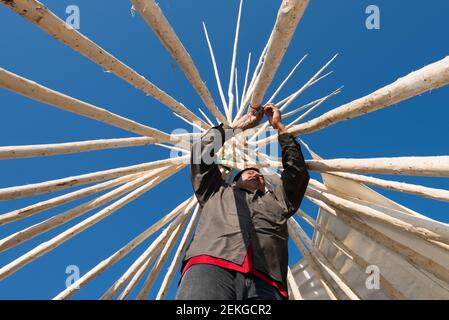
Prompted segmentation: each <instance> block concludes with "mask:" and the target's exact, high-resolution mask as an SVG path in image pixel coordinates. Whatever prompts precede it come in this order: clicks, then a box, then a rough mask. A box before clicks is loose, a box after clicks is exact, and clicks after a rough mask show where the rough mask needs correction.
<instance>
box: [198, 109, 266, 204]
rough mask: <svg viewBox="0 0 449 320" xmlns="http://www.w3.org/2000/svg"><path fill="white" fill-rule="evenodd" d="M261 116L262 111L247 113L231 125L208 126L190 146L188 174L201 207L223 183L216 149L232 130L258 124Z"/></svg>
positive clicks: (244, 128) (228, 136)
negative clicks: (198, 139)
mask: <svg viewBox="0 0 449 320" xmlns="http://www.w3.org/2000/svg"><path fill="white" fill-rule="evenodd" d="M262 117H263V111H260V112H259V113H257V114H252V113H248V114H247V115H245V116H243V117H242V118H240V119H239V120H238V121H237V122H236V123H235V124H234V125H233V126H232V127H230V126H227V125H223V124H220V125H218V126H216V127H213V128H210V129H209V130H208V131H207V132H206V133H205V134H204V135H203V136H202V137H201V139H200V141H198V142H196V143H195V144H194V145H193V146H192V150H191V156H190V175H191V178H192V186H193V190H194V192H195V195H196V197H197V199H198V202H199V204H200V205H201V207H202V206H204V203H206V201H207V200H208V199H209V198H210V197H211V196H212V195H213V194H214V193H215V192H217V191H218V189H219V188H220V186H222V185H223V184H224V183H225V182H224V180H223V178H222V175H221V172H220V169H219V168H218V165H217V161H216V160H217V156H216V153H217V152H218V150H220V148H221V147H222V146H223V144H224V143H225V141H226V140H228V139H230V138H232V137H233V136H234V134H235V132H234V130H237V129H239V130H246V129H249V128H253V127H255V126H257V125H258V124H259V122H260V120H261V119H262Z"/></svg>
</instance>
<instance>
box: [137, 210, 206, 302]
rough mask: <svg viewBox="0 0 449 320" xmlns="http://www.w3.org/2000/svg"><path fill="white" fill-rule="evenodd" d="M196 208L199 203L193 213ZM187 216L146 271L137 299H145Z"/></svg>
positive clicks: (195, 211) (196, 211)
mask: <svg viewBox="0 0 449 320" xmlns="http://www.w3.org/2000/svg"><path fill="white" fill-rule="evenodd" d="M198 210H199V205H198V204H197V205H196V207H195V210H194V214H195V215H196V214H197V213H198ZM192 215H193V214H192ZM188 217H189V216H188V215H186V216H185V218H184V219H183V221H182V222H181V223H180V224H179V226H178V227H177V228H176V230H175V231H174V232H173V233H172V234H171V235H170V238H169V239H168V241H167V243H166V244H165V247H164V249H163V250H162V252H161V254H160V256H159V259H158V261H156V263H155V265H154V267H153V269H152V270H151V271H150V272H149V273H148V275H147V278H146V279H145V281H144V283H143V285H142V289H141V290H140V292H139V294H138V295H137V300H145V299H146V298H147V297H148V295H149V294H150V291H151V288H152V286H153V284H154V281H155V280H156V277H157V275H158V274H159V272H160V271H161V269H162V267H163V265H164V263H165V262H166V261H167V259H168V255H169V254H170V252H171V251H172V249H173V247H174V245H175V244H176V242H177V240H178V238H179V236H180V235H181V232H182V230H183V229H184V226H185V224H186V222H187V218H188Z"/></svg>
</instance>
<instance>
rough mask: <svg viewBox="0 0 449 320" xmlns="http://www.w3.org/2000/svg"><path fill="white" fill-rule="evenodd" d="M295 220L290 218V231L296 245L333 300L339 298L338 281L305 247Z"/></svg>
mask: <svg viewBox="0 0 449 320" xmlns="http://www.w3.org/2000/svg"><path fill="white" fill-rule="evenodd" d="M295 222H296V221H293V219H291V218H290V219H289V220H288V233H289V236H290V237H291V239H292V240H293V242H294V243H295V245H296V246H297V247H298V249H299V251H300V252H301V254H302V256H303V257H304V260H305V261H307V263H308V264H309V267H310V268H311V269H312V270H313V272H314V273H315V275H316V277H317V278H318V280H319V281H320V282H321V284H322V286H323V288H324V290H325V291H326V293H327V295H328V296H329V298H330V299H331V300H338V299H339V289H338V286H337V283H336V282H335V281H334V280H333V279H332V278H331V276H330V275H329V273H327V272H326V271H325V270H324V269H323V268H322V266H321V265H320V264H319V262H318V260H317V258H316V257H315V256H314V255H312V254H311V253H310V251H309V250H308V249H307V248H306V247H305V245H304V244H303V243H302V240H301V238H300V237H299V234H298V232H296V231H295V230H296V227H297V222H296V223H295Z"/></svg>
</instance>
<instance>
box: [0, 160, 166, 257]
mask: <svg viewBox="0 0 449 320" xmlns="http://www.w3.org/2000/svg"><path fill="white" fill-rule="evenodd" d="M171 171H172V168H171V167H168V168H160V169H154V170H153V171H151V172H149V173H146V174H145V177H146V178H145V179H139V178H137V179H135V180H133V181H130V182H128V183H126V184H124V185H123V186H121V187H118V188H116V189H114V190H112V191H110V192H108V193H106V194H104V195H101V196H100V197H97V198H95V199H93V200H89V201H86V202H84V203H82V204H80V205H78V206H76V207H75V208H72V209H69V210H67V211H65V212H63V213H61V214H58V215H55V216H53V217H51V218H48V219H46V220H45V221H42V222H39V223H36V224H34V225H32V226H30V227H27V228H25V229H22V230H20V231H17V232H15V233H13V234H11V235H9V236H7V237H5V238H3V239H0V252H3V251H6V250H9V249H11V248H13V247H15V246H17V245H19V244H22V243H24V242H25V241H27V240H30V239H32V238H34V237H36V236H38V235H40V234H42V233H44V232H47V231H49V230H52V229H54V228H56V227H59V226H61V225H63V224H65V223H67V222H69V221H70V220H73V219H75V218H77V217H79V216H81V215H83V214H85V213H87V212H89V211H91V210H94V209H96V208H98V207H100V206H102V205H104V204H106V203H108V202H110V201H112V200H114V199H116V198H118V197H120V196H122V195H124V194H126V193H127V192H129V191H131V190H134V189H135V188H137V187H138V186H140V185H142V184H144V183H147V182H149V181H150V180H153V179H155V178H156V179H157V178H159V177H160V176H168V175H169V173H170V172H171Z"/></svg>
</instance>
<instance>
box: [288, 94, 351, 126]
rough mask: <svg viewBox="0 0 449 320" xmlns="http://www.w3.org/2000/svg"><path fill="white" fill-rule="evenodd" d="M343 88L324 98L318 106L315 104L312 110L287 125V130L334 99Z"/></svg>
mask: <svg viewBox="0 0 449 320" xmlns="http://www.w3.org/2000/svg"><path fill="white" fill-rule="evenodd" d="M342 88H343V87H340V88H338V89H337V90H335V91H334V92H332V93H331V94H330V95H328V96H326V97H324V98H323V99H322V100H321V101H320V102H318V103H317V104H315V105H314V106H313V107H312V108H310V109H309V110H307V111H306V112H304V113H303V114H302V115H300V116H299V117H298V118H296V119H295V120H293V121H292V122H290V123H289V124H288V125H287V129H288V128H291V127H292V126H294V125H295V124H296V123H298V122H299V121H301V120H302V119H304V118H305V117H306V116H307V115H308V114H309V113H311V112H312V111H313V110H315V109H316V108H318V107H319V106H320V105H322V104H323V103H325V102H326V101H327V100H329V99H330V98H332V97H333V96H335V95H337V94H339V93H340V92H341V91H340V90H341V89H342Z"/></svg>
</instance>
